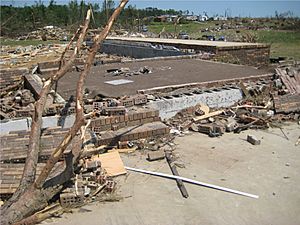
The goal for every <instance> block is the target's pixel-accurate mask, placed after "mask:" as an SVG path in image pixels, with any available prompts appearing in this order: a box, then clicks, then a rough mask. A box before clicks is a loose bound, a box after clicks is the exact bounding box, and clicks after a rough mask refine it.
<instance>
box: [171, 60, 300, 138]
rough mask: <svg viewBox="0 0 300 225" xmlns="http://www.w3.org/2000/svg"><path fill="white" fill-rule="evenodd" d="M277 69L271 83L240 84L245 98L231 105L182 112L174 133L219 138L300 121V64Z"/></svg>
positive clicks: (191, 108)
mask: <svg viewBox="0 0 300 225" xmlns="http://www.w3.org/2000/svg"><path fill="white" fill-rule="evenodd" d="M276 71H277V73H276V74H275V75H274V79H273V82H272V83H271V85H268V84H267V85H251V82H250V83H240V84H239V86H240V89H241V90H242V91H243V94H244V98H243V99H242V100H241V101H239V102H238V103H237V104H236V105H235V106H233V107H231V108H225V109H218V110H213V109H210V108H209V107H207V106H206V105H203V104H202V105H201V104H199V105H196V106H194V107H189V108H186V109H184V110H182V111H180V112H178V113H177V114H176V116H174V117H173V118H171V119H169V120H168V121H167V124H168V125H169V126H171V127H172V128H173V129H172V130H173V133H174V134H181V133H182V132H183V131H186V130H192V131H194V132H200V133H205V134H207V135H209V136H210V137H218V136H222V135H223V134H224V133H225V132H235V133H239V132H241V131H243V130H246V129H250V128H251V129H266V128H268V127H278V126H279V125H278V123H279V122H281V121H283V120H294V121H299V119H300V95H299V90H300V89H299V87H300V73H299V65H294V67H284V69H279V68H278V69H277V70H276ZM172 130H171V131H172Z"/></svg>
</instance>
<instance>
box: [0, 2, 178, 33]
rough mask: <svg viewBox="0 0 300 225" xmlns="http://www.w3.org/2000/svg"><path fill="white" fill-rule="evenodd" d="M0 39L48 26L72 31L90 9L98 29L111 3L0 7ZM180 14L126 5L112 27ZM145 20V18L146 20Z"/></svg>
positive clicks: (39, 4)
mask: <svg viewBox="0 0 300 225" xmlns="http://www.w3.org/2000/svg"><path fill="white" fill-rule="evenodd" d="M0 7H1V8H0V10H1V13H0V16H1V36H18V35H22V34H26V33H28V32H30V31H33V30H36V29H38V28H42V27H45V26H48V25H53V26H58V27H63V28H66V29H68V30H71V31H73V30H75V28H77V27H78V25H79V24H81V23H82V21H84V17H85V12H86V11H87V9H89V8H92V10H93V17H92V21H91V27H92V28H98V27H102V26H103V25H104V24H106V22H107V19H108V18H109V17H110V15H111V14H112V13H113V11H114V9H115V2H114V1H113V0H105V1H104V2H103V3H102V4H101V5H100V4H97V3H96V4H87V3H86V2H85V1H83V0H81V1H77V0H71V1H69V3H68V4H66V5H58V4H56V2H55V1H54V0H51V1H50V3H49V5H47V6H46V5H44V3H43V2H42V1H41V0H39V1H38V2H36V3H35V4H34V5H31V6H24V7H14V6H12V5H10V6H0ZM182 13H184V12H182V11H176V10H173V9H169V10H162V9H157V8H145V9H137V8H136V7H135V6H132V5H129V6H128V7H127V8H126V9H124V10H123V11H122V13H121V14H120V17H119V20H118V23H117V24H116V25H115V26H118V27H123V28H126V29H129V30H134V29H136V27H137V26H138V25H146V24H147V23H149V22H150V21H149V18H151V17H155V16H159V15H163V14H170V15H179V14H182ZM147 18H148V19H147Z"/></svg>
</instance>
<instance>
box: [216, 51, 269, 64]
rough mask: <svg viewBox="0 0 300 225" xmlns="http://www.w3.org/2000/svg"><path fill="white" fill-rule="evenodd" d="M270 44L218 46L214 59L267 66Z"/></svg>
mask: <svg viewBox="0 0 300 225" xmlns="http://www.w3.org/2000/svg"><path fill="white" fill-rule="evenodd" d="M269 58H270V46H264V47H253V48H243V47H239V48H219V49H217V52H216V55H215V57H214V59H215V60H217V61H221V62H225V63H235V64H242V65H249V66H255V67H264V66H268V64H269Z"/></svg>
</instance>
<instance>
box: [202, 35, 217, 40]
mask: <svg viewBox="0 0 300 225" xmlns="http://www.w3.org/2000/svg"><path fill="white" fill-rule="evenodd" d="M202 38H203V39H204V40H208V41H215V40H216V37H215V36H213V35H206V34H205V35H203V36H202Z"/></svg>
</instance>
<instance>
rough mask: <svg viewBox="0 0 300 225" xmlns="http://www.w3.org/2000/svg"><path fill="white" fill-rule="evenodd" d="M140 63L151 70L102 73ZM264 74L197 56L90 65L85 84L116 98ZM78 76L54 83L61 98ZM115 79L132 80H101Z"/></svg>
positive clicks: (73, 87) (70, 91)
mask: <svg viewBox="0 0 300 225" xmlns="http://www.w3.org/2000/svg"><path fill="white" fill-rule="evenodd" d="M143 66H148V67H150V68H151V69H152V71H153V73H151V74H147V75H135V76H131V77H124V76H113V75H111V74H107V72H106V70H108V69H112V68H121V67H128V68H130V69H131V70H134V71H136V70H138V69H139V68H140V67H143ZM169 68H170V69H169ZM266 73H267V71H265V70H258V69H255V68H254V67H250V66H241V65H232V64H223V63H217V62H210V61H203V60H198V59H185V60H165V61H163V60H161V61H146V62H134V63H115V64H106V65H101V66H96V67H92V70H91V73H90V74H89V76H88V78H87V80H86V85H85V86H86V87H87V88H89V89H90V90H91V91H95V93H102V94H103V95H106V96H111V97H118V96H122V95H129V94H135V93H136V91H137V90H140V89H147V88H153V87H159V86H165V85H174V84H185V83H193V82H205V81H213V80H223V79H230V78H240V77H248V76H254V75H261V74H266ZM78 77H79V73H78V72H72V73H68V74H66V75H65V76H64V77H63V78H62V79H61V80H60V81H59V82H58V92H59V93H60V94H61V95H62V96H63V97H64V98H66V99H68V98H69V97H70V95H71V94H72V95H75V90H76V81H77V80H78ZM118 79H128V80H132V81H134V82H132V83H128V84H122V85H118V86H113V85H110V84H106V83H104V82H105V81H111V80H118Z"/></svg>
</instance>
